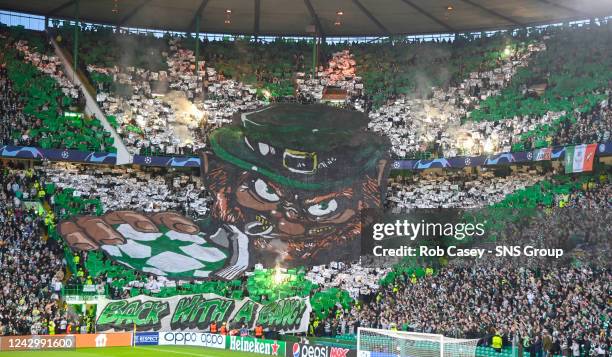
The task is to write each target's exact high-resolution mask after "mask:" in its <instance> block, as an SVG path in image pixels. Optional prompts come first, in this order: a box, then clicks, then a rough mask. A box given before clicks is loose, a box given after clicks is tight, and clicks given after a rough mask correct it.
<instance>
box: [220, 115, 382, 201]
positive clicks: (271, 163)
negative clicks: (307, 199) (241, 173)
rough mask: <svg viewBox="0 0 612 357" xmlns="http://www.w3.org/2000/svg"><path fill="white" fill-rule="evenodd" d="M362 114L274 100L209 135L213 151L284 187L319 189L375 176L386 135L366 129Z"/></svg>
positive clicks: (364, 116) (239, 116)
mask: <svg viewBox="0 0 612 357" xmlns="http://www.w3.org/2000/svg"><path fill="white" fill-rule="evenodd" d="M367 123H368V118H367V116H366V115H365V114H363V113H360V112H356V111H350V110H343V109H336V108H332V107H330V106H327V105H302V104H276V105H271V106H268V107H266V108H264V109H261V110H258V111H255V112H250V113H243V114H236V115H235V116H234V123H233V125H231V126H227V127H222V128H219V129H217V130H215V131H213V132H212V133H211V134H210V143H211V146H212V150H213V151H214V153H215V155H216V156H217V157H219V158H221V159H223V160H225V161H227V162H229V163H231V164H233V165H236V166H238V167H240V168H242V169H244V170H249V171H255V172H258V173H260V174H261V175H263V176H266V177H268V178H270V179H272V180H274V181H276V182H278V183H280V184H282V185H285V186H289V187H294V188H298V189H304V190H318V189H326V188H329V189H331V188H334V187H339V186H347V185H350V184H351V183H352V182H353V181H354V180H358V179H361V178H362V177H363V176H364V175H366V174H369V175H371V176H375V175H376V173H377V171H376V170H377V164H378V162H379V160H381V159H388V155H389V154H388V152H389V147H390V144H389V141H388V139H387V138H384V137H382V136H379V135H377V134H374V133H372V132H368V131H366V130H365V129H366V125H367Z"/></svg>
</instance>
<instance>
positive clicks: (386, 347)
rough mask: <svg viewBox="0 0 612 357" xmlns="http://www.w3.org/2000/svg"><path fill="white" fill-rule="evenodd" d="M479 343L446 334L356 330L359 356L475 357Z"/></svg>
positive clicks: (371, 329) (372, 329) (368, 329)
mask: <svg viewBox="0 0 612 357" xmlns="http://www.w3.org/2000/svg"><path fill="white" fill-rule="evenodd" d="M477 344H478V340H477V339H476V340H470V339H459V338H450V337H445V336H443V335H437V334H429V333H419V332H407V331H393V330H380V329H374V328H363V327H360V328H359V329H358V330H357V357H474V356H476V345H477Z"/></svg>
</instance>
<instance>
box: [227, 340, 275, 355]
mask: <svg viewBox="0 0 612 357" xmlns="http://www.w3.org/2000/svg"><path fill="white" fill-rule="evenodd" d="M227 349H228V350H230V351H239V352H249V353H259V354H262V355H268V356H281V357H283V356H285V350H286V344H285V341H276V340H263V339H258V338H253V337H240V336H227Z"/></svg>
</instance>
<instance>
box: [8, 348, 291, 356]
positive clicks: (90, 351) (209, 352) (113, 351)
mask: <svg viewBox="0 0 612 357" xmlns="http://www.w3.org/2000/svg"><path fill="white" fill-rule="evenodd" d="M283 355H284V354H283ZM16 356H19V357H21V356H31V357H39V356H40V357H101V356H104V357H140V356H144V357H149V356H150V357H181V356H199V357H262V356H264V355H260V354H255V353H246V352H236V351H228V350H221V349H215V348H205V347H193V346H135V347H106V348H80V349H74V350H39V351H11V352H0V357H16ZM279 357H284V356H279Z"/></svg>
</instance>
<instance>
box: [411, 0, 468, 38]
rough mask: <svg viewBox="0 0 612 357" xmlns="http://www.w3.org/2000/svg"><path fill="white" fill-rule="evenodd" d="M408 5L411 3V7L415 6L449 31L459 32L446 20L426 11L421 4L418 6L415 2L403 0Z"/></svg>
mask: <svg viewBox="0 0 612 357" xmlns="http://www.w3.org/2000/svg"><path fill="white" fill-rule="evenodd" d="M402 1H403V2H404V3H405V4H406V5H409V6H411V7H413V8H414V9H415V10H417V11H418V12H420V13H421V14H423V15H425V16H426V17H428V18H429V19H430V20H432V21H433V22H435V23H437V24H438V25H440V26H442V27H444V29H445V30H446V31H448V32H457V30H455V29H454V28H452V27H451V26H449V25H448V24H447V23H446V22H444V21H442V20H440V19H438V18H437V17H435V16H433V15H432V14H430V13H429V12H427V11H425V10H424V9H423V8H421V7H420V6H418V5H417V4H415V3H413V2H412V1H410V0H402Z"/></svg>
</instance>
